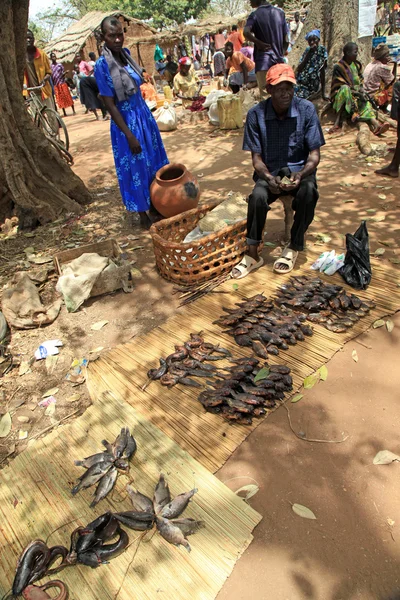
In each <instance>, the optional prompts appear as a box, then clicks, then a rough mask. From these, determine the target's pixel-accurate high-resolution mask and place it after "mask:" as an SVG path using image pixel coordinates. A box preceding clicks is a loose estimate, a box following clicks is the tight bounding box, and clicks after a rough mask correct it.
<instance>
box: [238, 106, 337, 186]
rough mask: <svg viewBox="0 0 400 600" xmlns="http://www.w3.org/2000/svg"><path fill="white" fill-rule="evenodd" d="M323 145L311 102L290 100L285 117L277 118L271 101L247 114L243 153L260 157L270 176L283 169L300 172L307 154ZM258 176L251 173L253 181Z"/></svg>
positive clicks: (322, 136) (315, 113) (322, 137)
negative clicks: (287, 168)
mask: <svg viewBox="0 0 400 600" xmlns="http://www.w3.org/2000/svg"><path fill="white" fill-rule="evenodd" d="M324 144H325V140H324V135H323V133H322V129H321V124H320V122H319V119H318V115H317V112H316V110H315V107H314V105H313V104H312V102H309V101H308V100H303V99H302V98H297V97H296V96H295V97H294V98H293V100H292V103H291V105H290V108H289V110H288V114H287V116H286V117H285V118H284V119H282V120H281V119H278V117H277V116H276V113H275V111H274V109H273V106H272V100H271V98H268V100H264V101H263V102H260V103H259V104H257V106H254V107H253V108H251V109H250V110H249V112H248V114H247V120H246V126H245V130H244V139H243V150H250V151H251V152H255V153H256V154H261V156H262V159H263V161H264V164H265V165H266V166H267V168H268V170H269V172H270V173H271V174H272V175H277V174H278V172H279V170H280V169H282V168H283V167H289V169H290V170H291V171H294V172H296V171H301V169H302V168H303V167H304V165H305V163H306V161H307V158H308V155H309V153H310V152H311V151H312V150H316V149H317V148H320V147H321V146H323V145H324ZM257 179H258V176H257V175H256V174H254V180H255V181H257Z"/></svg>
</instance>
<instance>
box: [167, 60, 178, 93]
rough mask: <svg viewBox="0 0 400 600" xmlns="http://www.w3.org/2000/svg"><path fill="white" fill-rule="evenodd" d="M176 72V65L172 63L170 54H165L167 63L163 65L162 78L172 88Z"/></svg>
mask: <svg viewBox="0 0 400 600" xmlns="http://www.w3.org/2000/svg"><path fill="white" fill-rule="evenodd" d="M177 72H178V65H177V63H176V62H174V61H173V59H172V56H171V54H167V62H166V63H165V69H164V77H165V79H166V80H167V83H168V84H169V85H170V87H172V82H173V80H174V77H175V75H176V74H177Z"/></svg>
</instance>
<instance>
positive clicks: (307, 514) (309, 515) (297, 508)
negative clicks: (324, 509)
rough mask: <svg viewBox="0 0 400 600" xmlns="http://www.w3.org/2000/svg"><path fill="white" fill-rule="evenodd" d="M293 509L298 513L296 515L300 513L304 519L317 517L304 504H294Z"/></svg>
mask: <svg viewBox="0 0 400 600" xmlns="http://www.w3.org/2000/svg"><path fill="white" fill-rule="evenodd" d="M292 510H293V512H295V513H296V515H299V517H303V519H316V518H317V517H316V516H315V515H314V513H313V511H312V510H310V509H309V508H307V506H303V505H302V504H292Z"/></svg>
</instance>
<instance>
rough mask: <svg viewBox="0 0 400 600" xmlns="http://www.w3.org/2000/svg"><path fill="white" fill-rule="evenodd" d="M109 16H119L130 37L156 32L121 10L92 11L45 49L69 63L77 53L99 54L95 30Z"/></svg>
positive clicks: (139, 36) (63, 61) (140, 36)
mask: <svg viewBox="0 0 400 600" xmlns="http://www.w3.org/2000/svg"><path fill="white" fill-rule="evenodd" d="M107 16H113V17H117V18H118V19H119V20H120V21H121V23H122V25H123V28H124V31H125V36H126V37H127V38H129V39H135V40H138V39H140V38H142V37H149V36H150V37H152V36H154V34H155V33H156V31H155V29H153V28H152V27H149V26H148V25H146V23H143V22H142V21H139V20H138V19H134V18H133V17H130V16H128V15H125V14H124V13H122V12H121V11H113V12H102V11H92V12H89V13H87V14H86V15H85V16H84V17H82V19H80V20H79V21H77V22H76V23H73V24H72V25H71V26H70V27H68V29H67V30H66V31H64V33H62V34H61V35H60V37H58V38H57V39H55V40H52V41H51V42H49V44H48V45H47V46H46V48H45V51H46V52H47V54H50V52H55V53H56V55H57V59H58V60H59V61H60V62H62V63H63V64H69V65H70V64H73V62H74V59H75V56H76V55H77V54H81V56H82V57H83V58H85V59H87V58H88V54H89V52H96V54H97V53H98V47H99V40H98V38H97V37H96V35H95V32H96V30H98V28H99V27H100V23H101V22H102V20H103V19H104V17H107ZM148 68H149V69H150V68H151V66H150V65H148Z"/></svg>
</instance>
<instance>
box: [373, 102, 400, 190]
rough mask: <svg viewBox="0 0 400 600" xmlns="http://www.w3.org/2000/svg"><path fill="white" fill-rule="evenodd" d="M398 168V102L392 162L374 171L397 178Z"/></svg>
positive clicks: (399, 126)
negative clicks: (395, 139)
mask: <svg viewBox="0 0 400 600" xmlns="http://www.w3.org/2000/svg"><path fill="white" fill-rule="evenodd" d="M399 168H400V104H398V105H397V144H396V148H395V151H394V154H393V158H392V162H391V163H390V164H389V165H388V166H387V167H383V169H378V170H377V171H375V173H376V174H377V175H386V176H387V177H393V178H397V177H398V176H399Z"/></svg>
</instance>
